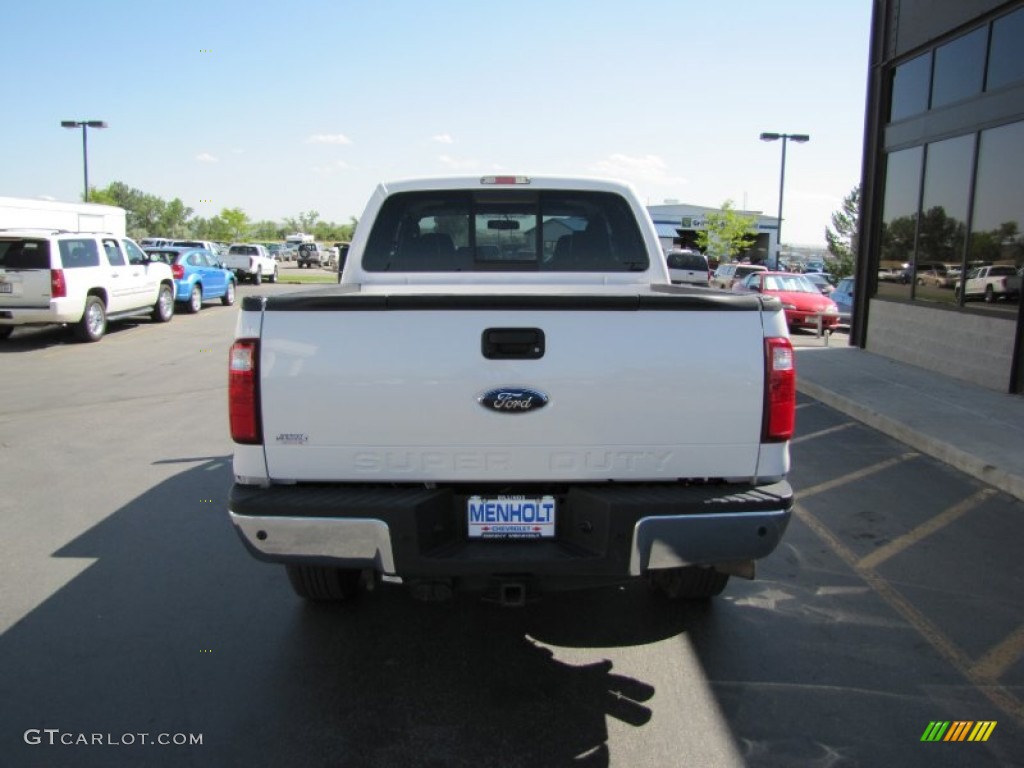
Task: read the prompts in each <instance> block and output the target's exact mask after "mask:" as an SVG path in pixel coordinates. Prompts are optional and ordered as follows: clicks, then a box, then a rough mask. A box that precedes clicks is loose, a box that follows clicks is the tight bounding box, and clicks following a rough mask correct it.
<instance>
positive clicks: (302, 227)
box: [284, 211, 320, 234]
mask: <svg viewBox="0 0 1024 768" xmlns="http://www.w3.org/2000/svg"><path fill="white" fill-rule="evenodd" d="M319 220H320V214H319V213H317V212H316V211H308V212H302V213H300V214H299V215H298V217H297V218H287V219H285V220H284V225H285V227H286V228H287V229H289V230H290V231H292V232H305V233H307V234H313V230H315V229H316V226H317V222H318V221H319Z"/></svg>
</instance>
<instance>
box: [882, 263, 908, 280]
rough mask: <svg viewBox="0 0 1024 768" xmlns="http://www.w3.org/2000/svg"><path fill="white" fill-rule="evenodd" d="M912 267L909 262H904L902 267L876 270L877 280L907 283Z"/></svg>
mask: <svg viewBox="0 0 1024 768" xmlns="http://www.w3.org/2000/svg"><path fill="white" fill-rule="evenodd" d="M911 269H912V267H911V266H910V265H909V264H904V265H903V266H902V267H885V268H883V269H879V270H878V282H880V283H900V284H901V285H907V284H908V283H909V282H910V272H911Z"/></svg>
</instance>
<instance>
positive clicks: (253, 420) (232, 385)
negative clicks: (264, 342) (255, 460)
mask: <svg viewBox="0 0 1024 768" xmlns="http://www.w3.org/2000/svg"><path fill="white" fill-rule="evenodd" d="M259 352H260V346H259V341H257V340H256V339H241V340H239V341H236V342H235V343H234V344H232V345H231V354H230V357H229V361H228V421H229V423H230V424H231V439H232V440H234V441H235V442H236V443H246V444H249V445H258V444H259V443H262V442H263V425H262V424H261V423H260V391H259V366H258V363H259Z"/></svg>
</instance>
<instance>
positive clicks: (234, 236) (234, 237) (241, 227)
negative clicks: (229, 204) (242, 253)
mask: <svg viewBox="0 0 1024 768" xmlns="http://www.w3.org/2000/svg"><path fill="white" fill-rule="evenodd" d="M218 218H219V219H220V221H221V222H222V223H223V230H222V232H223V234H224V235H225V237H218V238H217V239H218V240H230V241H231V242H239V241H240V240H245V239H246V237H248V235H249V228H250V222H249V217H248V215H246V213H245V211H243V210H242V209H241V208H224V209H223V210H221V212H220V216H218Z"/></svg>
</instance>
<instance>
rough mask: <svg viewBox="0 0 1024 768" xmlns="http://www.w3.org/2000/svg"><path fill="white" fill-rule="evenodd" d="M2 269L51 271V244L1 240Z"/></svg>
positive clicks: (44, 241)
mask: <svg viewBox="0 0 1024 768" xmlns="http://www.w3.org/2000/svg"><path fill="white" fill-rule="evenodd" d="M0 267H2V268H4V269H49V268H50V244H49V243H48V242H47V241H46V240H0Z"/></svg>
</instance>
